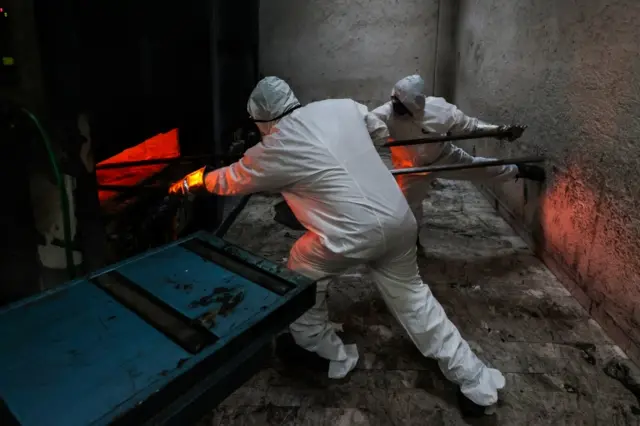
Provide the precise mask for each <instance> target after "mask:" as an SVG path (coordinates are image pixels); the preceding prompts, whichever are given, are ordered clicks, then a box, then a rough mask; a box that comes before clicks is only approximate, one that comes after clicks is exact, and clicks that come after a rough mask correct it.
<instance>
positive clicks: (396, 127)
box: [370, 75, 545, 246]
mask: <svg viewBox="0 0 640 426" xmlns="http://www.w3.org/2000/svg"><path fill="white" fill-rule="evenodd" d="M371 113H372V114H373V115H375V117H376V118H378V119H379V120H380V121H381V122H378V123H372V124H370V128H371V131H372V138H374V140H375V142H376V144H379V143H384V142H386V141H387V139H388V138H389V137H391V138H392V139H394V140H407V139H419V138H424V137H425V136H426V135H429V134H445V133H449V132H452V133H461V132H472V131H476V130H493V129H495V130H497V129H499V128H502V129H505V130H511V131H512V134H514V135H516V136H515V137H519V136H520V135H521V134H522V131H523V130H524V127H522V126H497V125H494V124H488V123H485V122H483V121H481V120H478V119H477V118H473V117H468V116H466V115H465V114H464V113H463V112H462V111H460V110H459V109H458V108H457V107H456V106H455V105H452V104H450V103H448V102H447V101H445V100H444V99H443V98H437V97H431V96H425V95H424V81H423V80H422V78H421V77H420V76H419V75H411V76H409V77H405V78H403V79H402V80H400V81H398V82H397V83H396V85H395V86H394V88H393V91H392V93H391V101H390V102H387V103H385V104H384V105H382V106H380V107H378V108H376V109H374V110H373V111H371ZM370 121H371V120H370ZM391 159H392V162H393V165H394V167H395V168H398V169H399V168H408V167H422V166H432V165H433V166H435V165H449V164H472V163H475V162H480V161H486V160H490V158H483V157H474V156H472V155H469V154H467V153H466V152H465V151H464V150H462V149H461V148H458V147H457V146H455V145H453V144H452V143H450V142H445V143H442V144H422V145H411V146H396V147H392V148H391ZM435 177H440V178H443V179H453V180H488V179H491V180H496V181H507V180H510V179H515V178H524V179H532V180H535V181H543V180H544V178H545V174H544V169H543V168H541V167H538V166H532V165H526V164H521V165H517V166H516V165H507V166H494V167H484V168H475V169H466V170H458V171H449V172H441V173H438V174H437V175H433V174H428V173H427V174H424V173H423V174H407V175H399V176H397V178H396V179H397V181H398V185H399V186H400V189H401V190H402V192H403V193H404V195H405V197H406V198H407V201H408V202H409V205H410V206H411V210H412V211H413V214H414V216H415V218H416V221H417V223H418V227H419V226H420V224H421V223H422V216H423V210H422V201H423V200H424V197H425V196H426V194H427V191H428V189H429V187H430V185H431V182H432V181H433V179H434V178H435ZM419 245H420V242H419V241H418V246H419Z"/></svg>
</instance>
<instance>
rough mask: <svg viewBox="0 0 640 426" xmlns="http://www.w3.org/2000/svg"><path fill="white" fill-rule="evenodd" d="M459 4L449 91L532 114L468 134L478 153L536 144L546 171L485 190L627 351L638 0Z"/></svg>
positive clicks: (637, 251) (503, 116)
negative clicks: (506, 135)
mask: <svg viewBox="0 0 640 426" xmlns="http://www.w3.org/2000/svg"><path fill="white" fill-rule="evenodd" d="M460 3H461V4H460V6H461V9H460V20H459V24H458V25H459V26H458V43H457V44H458V64H457V69H456V74H457V77H456V91H455V101H456V102H457V104H458V105H459V106H460V107H461V108H462V109H463V111H465V112H467V113H468V114H474V115H478V116H481V117H484V118H486V119H488V120H493V121H496V122H500V121H508V120H511V119H513V120H516V121H521V122H525V123H527V124H529V125H530V128H529V129H528V130H527V132H526V136H525V137H524V138H523V140H522V141H521V142H518V143H516V144H514V145H508V146H507V145H505V144H498V143H496V142H484V143H477V144H476V147H475V148H476V149H477V152H478V154H483V155H500V156H507V155H516V154H522V153H525V152H526V153H536V152H540V153H545V154H546V155H548V157H549V161H548V171H549V172H550V173H551V174H552V176H551V179H550V181H549V182H548V184H547V188H546V189H544V191H541V190H540V189H539V188H538V187H537V186H536V185H535V184H526V186H523V184H522V182H520V183H514V184H506V185H491V186H490V187H489V189H490V191H491V192H492V193H493V194H495V196H497V199H498V200H499V201H500V202H501V203H502V204H503V206H504V207H506V210H508V212H509V214H510V215H511V216H512V218H514V219H515V220H516V221H518V222H520V223H522V224H524V225H525V227H526V228H527V230H528V231H529V232H530V233H531V235H532V236H533V240H534V241H535V243H536V245H538V247H539V248H541V249H542V252H543V254H544V255H545V256H546V258H547V259H548V260H549V263H550V264H553V265H555V267H558V268H559V269H557V270H558V271H560V270H561V271H562V272H563V273H565V274H568V277H569V278H571V280H573V281H574V282H575V283H577V286H576V287H575V288H572V290H573V291H574V294H576V295H577V296H580V299H581V301H582V302H583V304H584V305H586V306H587V307H588V308H589V309H590V310H591V311H592V313H593V314H594V316H595V317H596V319H598V320H599V321H600V322H601V323H602V324H603V325H604V326H605V328H606V329H607V330H608V331H609V332H610V333H612V335H613V337H614V338H615V339H616V340H617V341H618V342H619V343H620V344H621V345H622V346H623V348H625V349H626V350H627V351H628V352H629V353H630V355H632V356H633V357H634V358H635V359H636V361H637V360H639V359H640V356H639V354H640V351H638V346H639V343H640V326H639V324H640V180H639V179H638V178H637V174H638V170H640V145H639V144H640V142H639V140H638V139H639V138H640V118H639V117H640V101H639V97H640V25H638V23H639V22H640V2H638V1H637V0H618V1H611V0H608V1H607V0H587V1H577V0H567V1H554V0H544V1H534V0H516V1H506V0H488V1H484V2H478V1H470V0H461V1H460ZM467 147H468V148H469V149H473V147H471V146H470V145H469V146H467ZM568 282H569V281H568ZM569 286H571V284H569Z"/></svg>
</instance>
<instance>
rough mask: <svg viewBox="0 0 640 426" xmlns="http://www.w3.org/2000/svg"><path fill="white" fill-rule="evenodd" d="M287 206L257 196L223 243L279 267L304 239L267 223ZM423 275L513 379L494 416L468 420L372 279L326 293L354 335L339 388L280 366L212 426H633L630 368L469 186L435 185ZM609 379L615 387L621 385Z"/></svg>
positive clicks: (274, 364) (636, 407)
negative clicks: (349, 364) (354, 358)
mask: <svg viewBox="0 0 640 426" xmlns="http://www.w3.org/2000/svg"><path fill="white" fill-rule="evenodd" d="M277 201H279V199H278V198H275V197H273V198H270V197H265V196H254V197H253V199H252V201H251V202H250V204H249V205H248V207H247V208H246V209H245V211H244V212H243V213H242V215H241V216H240V217H239V219H238V221H237V222H236V224H235V225H234V226H233V227H232V229H230V231H229V233H228V234H227V237H228V239H229V240H230V241H232V242H235V243H237V244H239V245H241V246H243V247H246V248H247V249H249V250H251V251H254V252H256V253H260V254H261V255H262V256H264V257H266V258H269V259H271V260H273V261H276V262H283V261H284V260H285V259H286V257H287V253H288V250H289V248H290V246H291V244H292V243H293V242H294V241H295V239H296V238H297V237H298V236H299V235H300V233H298V232H294V231H290V230H287V229H284V228H283V227H281V226H280V225H278V224H276V223H274V222H273V221H272V216H273V211H272V209H271V206H272V205H273V204H274V203H275V202H277ZM425 209H426V212H427V213H426V214H425V222H424V223H423V228H422V233H421V239H422V245H423V247H424V257H422V258H420V259H419V263H420V267H421V271H422V277H423V279H424V280H425V282H427V283H428V284H429V285H430V286H431V288H432V290H433V292H434V294H435V295H436V297H437V298H438V299H439V300H440V302H441V303H442V305H443V306H444V307H445V309H446V310H447V313H448V314H449V315H450V318H451V319H452V321H453V322H454V323H455V324H456V325H457V326H458V327H459V328H460V331H461V333H462V334H463V336H464V337H466V338H467V339H468V341H469V342H470V344H471V345H472V347H473V348H474V349H475V350H476V352H477V353H478V355H479V356H480V357H481V358H482V359H483V360H484V361H485V362H487V363H488V364H490V365H492V366H494V367H496V368H499V369H500V370H501V371H502V372H503V373H504V374H505V376H506V378H507V386H506V388H505V390H504V392H503V394H502V396H501V402H500V406H499V408H498V410H497V413H496V415H495V416H491V417H486V418H484V419H482V420H480V421H478V420H475V422H474V421H471V420H465V419H462V418H461V416H460V414H459V412H458V408H457V404H456V399H455V391H456V389H455V387H454V386H453V385H451V384H450V383H448V382H447V381H446V380H445V379H444V378H443V377H442V375H441V374H440V372H439V371H438V368H437V366H436V365H435V364H434V363H433V362H432V361H429V360H426V359H424V358H422V357H421V356H420V354H419V353H418V352H417V350H416V349H414V347H413V346H412V344H411V342H410V341H409V339H408V338H407V337H406V335H405V334H404V333H403V332H402V330H401V328H400V327H399V325H398V324H397V323H396V322H395V321H394V319H393V318H392V317H391V316H390V314H389V313H388V312H387V310H386V309H385V306H384V303H383V302H382V300H381V298H380V297H379V296H378V294H376V291H375V289H374V288H373V286H372V285H371V284H370V282H369V281H368V278H367V277H366V276H365V275H364V274H363V272H364V271H363V270H354V271H351V272H350V273H348V274H346V275H344V276H343V277H341V279H340V280H339V283H338V284H336V285H335V286H333V288H331V290H330V299H329V305H330V308H331V315H332V321H334V322H336V323H339V324H343V326H344V329H345V331H346V332H349V333H353V335H355V338H356V342H357V343H358V346H359V350H360V363H359V366H358V368H357V369H356V370H355V371H354V372H353V373H351V375H350V376H349V377H348V378H347V379H345V380H344V381H337V382H332V381H329V380H328V379H326V378H325V377H323V375H322V374H317V373H307V372H304V371H296V370H293V369H291V368H286V367H285V366H283V365H280V364H279V363H278V361H277V360H275V359H273V360H270V361H269V365H268V367H267V368H265V369H264V370H263V371H262V372H261V373H260V374H258V375H257V376H256V377H254V378H253V379H252V380H251V381H250V382H248V383H247V384H246V385H245V386H244V387H243V388H241V389H239V390H238V391H237V392H235V394H233V395H232V396H230V397H229V398H228V399H227V400H226V401H225V402H224V403H223V404H222V405H221V406H219V407H218V408H217V409H216V410H215V411H214V412H213V413H211V415H209V416H207V417H206V418H205V419H203V420H202V421H201V422H200V424H199V426H207V425H212V426H213V425H216V426H217V425H249V424H250V425H265V426H266V425H296V426H297V425H335V426H350V425H466V424H483V425H485V424H486V425H523V426H524V425H608V426H614V425H637V424H640V403H639V402H638V400H637V399H636V397H635V396H634V393H635V394H638V395H640V393H639V392H638V386H637V382H633V380H632V379H633V377H631V378H630V377H629V375H633V374H635V369H634V367H633V366H631V368H632V370H631V371H628V370H625V368H627V367H626V366H627V365H628V361H626V360H625V356H624V354H623V353H622V352H621V351H620V350H619V349H618V348H617V347H616V346H615V345H614V344H613V343H612V342H611V341H610V340H609V339H608V338H607V336H606V335H605V334H604V332H603V331H602V330H601V328H600V327H599V326H598V325H597V324H596V323H595V322H594V321H593V320H591V319H590V318H589V315H588V313H587V312H586V311H585V310H583V309H582V307H581V306H580V305H579V304H578V302H577V301H576V300H575V299H573V298H572V297H571V296H570V294H569V293H568V292H567V291H566V290H565V289H564V288H563V286H562V285H561V284H560V283H559V282H558V280H557V279H556V278H555V277H554V276H553V275H552V274H551V273H550V272H549V271H548V270H547V269H546V268H545V267H544V265H542V264H541V262H540V261H539V260H538V259H537V258H536V257H534V256H533V254H532V253H531V251H530V250H529V249H528V248H527V246H526V245H525V244H524V242H523V241H522V240H521V239H520V238H519V237H518V236H516V234H515V233H514V231H513V230H512V229H511V228H510V227H509V226H508V225H507V224H506V223H505V222H504V221H503V220H502V219H501V218H500V217H499V216H498V215H497V214H496V213H495V211H494V209H493V208H492V207H491V206H490V205H489V203H488V202H487V201H486V200H485V199H484V198H483V196H482V195H481V194H480V193H479V192H478V191H477V190H476V189H475V188H474V187H473V186H472V185H471V184H469V183H461V182H452V181H436V182H435V183H434V187H433V188H432V191H431V193H430V196H429V198H428V199H427V200H426V201H425ZM611 376H614V377H618V379H617V380H616V379H614V378H612V377H611Z"/></svg>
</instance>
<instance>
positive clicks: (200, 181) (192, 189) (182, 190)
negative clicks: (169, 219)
mask: <svg viewBox="0 0 640 426" xmlns="http://www.w3.org/2000/svg"><path fill="white" fill-rule="evenodd" d="M211 171H213V168H212V167H210V166H204V167H203V168H201V169H198V170H196V171H195V172H191V173H189V174H188V175H186V176H185V177H184V178H182V179H180V180H179V181H177V182H175V183H173V184H171V186H170V187H169V195H182V196H185V195H188V194H194V195H199V194H203V193H206V192H207V188H206V186H205V184H204V178H205V176H206V175H207V173H209V172H211Z"/></svg>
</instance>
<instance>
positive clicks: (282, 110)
mask: <svg viewBox="0 0 640 426" xmlns="http://www.w3.org/2000/svg"><path fill="white" fill-rule="evenodd" d="M299 107H300V102H298V99H297V98H296V97H295V95H294V94H293V90H291V87H289V85H288V84H287V83H285V82H284V80H281V79H279V78H278V77H265V78H263V79H262V80H260V81H259V82H258V84H257V85H256V87H255V89H253V92H251V95H250V96H249V101H248V102H247V112H248V113H249V116H250V117H251V119H252V120H253V121H254V122H255V123H256V126H258V129H259V130H260V133H262V134H263V135H268V134H270V133H272V132H273V128H274V126H275V125H276V124H277V123H278V121H279V120H280V119H281V118H282V117H284V116H286V115H287V114H289V113H290V112H292V111H293V110H294V109H296V108H299Z"/></svg>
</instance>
